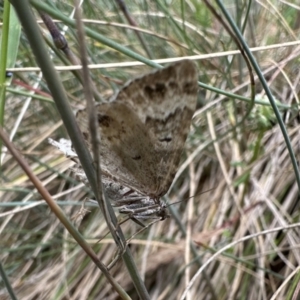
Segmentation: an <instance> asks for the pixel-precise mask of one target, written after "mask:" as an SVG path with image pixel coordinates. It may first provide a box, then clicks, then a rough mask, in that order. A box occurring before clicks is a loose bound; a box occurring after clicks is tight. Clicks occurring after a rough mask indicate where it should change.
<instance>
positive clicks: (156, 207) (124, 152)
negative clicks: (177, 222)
mask: <svg viewBox="0 0 300 300" xmlns="http://www.w3.org/2000/svg"><path fill="white" fill-rule="evenodd" d="M197 90H198V83H197V68H196V65H195V64H194V63H193V62H192V61H189V60H182V61H179V62H176V63H174V64H172V65H170V66H168V67H166V68H164V69H160V70H157V71H154V72H151V73H148V74H146V75H144V76H142V77H139V78H136V79H134V80H133V81H130V82H128V83H127V84H126V85H125V86H124V87H123V88H122V89H121V90H120V91H119V92H118V93H117V94H116V95H115V96H113V97H112V98H111V99H110V100H109V102H107V103H101V104H96V110H97V118H98V124H99V132H100V137H101V144H100V155H101V169H102V174H103V177H104V180H103V182H104V185H105V188H106V190H107V191H111V190H112V192H111V196H110V197H111V198H114V199H112V200H114V202H115V205H116V206H122V208H121V209H120V212H122V213H127V214H129V216H130V217H132V218H135V219H143V218H160V219H164V218H166V217H167V216H168V213H167V210H166V205H165V204H164V202H163V201H161V200H160V198H161V197H162V196H163V195H165V194H166V193H167V192H168V190H169V188H170V185H171V183H172V181H173V179H174V176H175V174H176V171H177V168H178V164H179V161H180V155H181V153H182V150H183V147H184V143H185V140H186V138H187V134H188V132H189V128H190V125H191V119H192V117H193V114H194V111H195V109H196V101H197ZM76 117H77V121H78V124H79V127H80V129H81V131H82V133H83V135H84V137H85V139H86V141H87V145H88V146H89V147H90V143H91V142H90V133H89V127H88V116H87V112H86V110H85V109H84V110H80V111H78V112H77V115H76Z"/></svg>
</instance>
